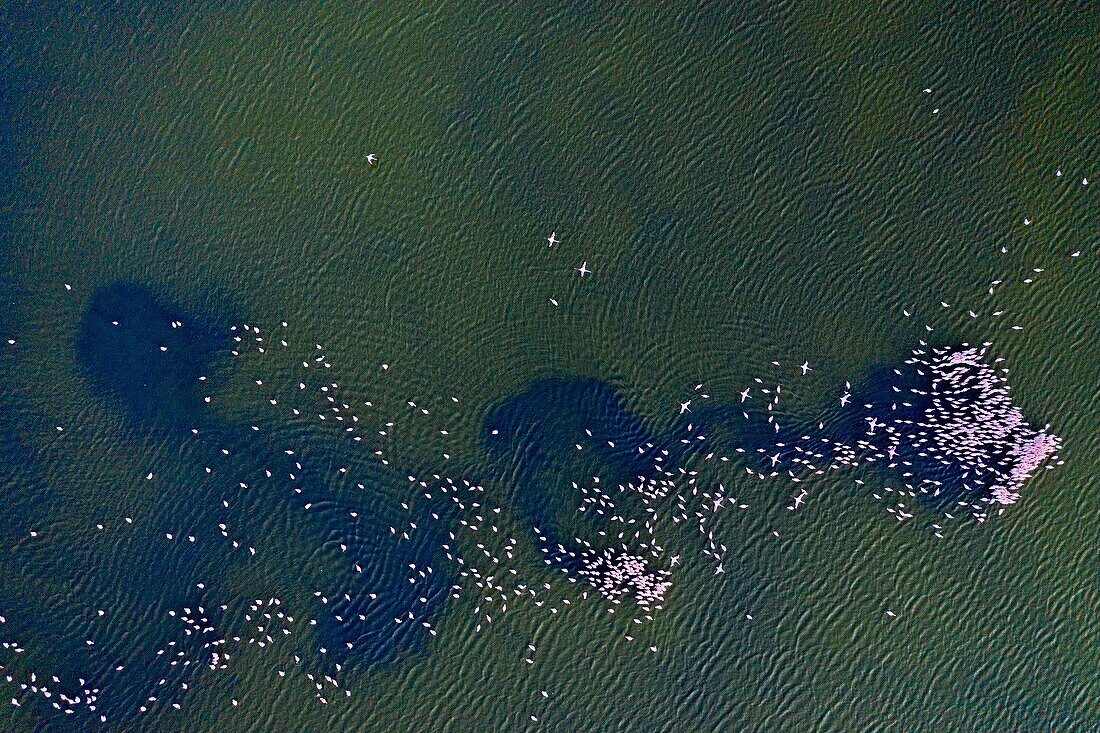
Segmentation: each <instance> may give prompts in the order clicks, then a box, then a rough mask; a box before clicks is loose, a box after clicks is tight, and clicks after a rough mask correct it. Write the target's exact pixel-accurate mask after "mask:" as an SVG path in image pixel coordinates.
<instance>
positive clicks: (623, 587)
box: [484, 379, 684, 607]
mask: <svg viewBox="0 0 1100 733" xmlns="http://www.w3.org/2000/svg"><path fill="white" fill-rule="evenodd" d="M484 440H485V445H486V450H487V452H488V453H489V456H490V458H491V459H492V461H493V465H494V466H495V467H496V468H497V470H498V471H499V472H501V473H502V474H504V475H506V476H507V478H509V479H511V480H512V481H513V482H514V485H515V487H516V489H515V493H514V495H513V499H514V501H515V503H516V505H517V506H518V507H519V508H520V509H522V510H523V511H524V512H526V513H527V515H528V517H529V518H530V519H531V521H532V522H533V523H534V524H535V526H536V527H537V528H538V532H539V540H540V544H541V548H540V549H541V550H542V552H543V554H544V556H545V561H546V563H547V564H549V565H550V566H551V567H553V568H555V569H559V570H562V571H564V572H566V573H569V574H576V575H578V576H579V577H581V578H584V579H585V580H586V581H587V582H589V583H590V584H591V585H592V586H593V587H594V588H596V589H597V590H598V591H599V592H600V593H601V594H603V595H604V596H605V597H606V598H608V599H609V600H612V601H614V602H618V600H619V599H620V598H622V597H624V596H626V597H630V598H632V599H633V600H634V601H635V602H637V603H638V604H639V605H642V606H644V607H649V606H650V605H652V604H655V603H659V602H660V601H661V599H662V597H663V595H664V592H665V590H667V588H668V582H667V580H666V578H667V577H668V575H669V572H668V571H667V570H658V569H655V568H653V567H651V562H652V560H653V559H654V558H656V557H659V556H660V552H659V551H658V550H657V548H656V547H655V546H654V545H653V544H652V543H651V542H648V543H647V542H642V543H641V544H640V545H639V546H637V547H627V546H626V545H622V544H620V545H619V546H615V547H599V546H593V544H592V543H591V542H589V541H587V540H585V539H583V538H582V537H580V536H574V535H578V534H587V535H589V536H592V534H593V532H597V531H598V530H601V529H609V528H610V527H611V524H610V522H611V521H612V520H616V519H617V520H619V521H620V522H621V521H624V518H627V519H625V521H628V522H629V521H632V520H639V519H641V520H644V519H645V516H646V515H645V514H644V510H643V508H642V507H638V506H633V505H632V504H631V498H632V494H634V493H636V492H635V491H634V490H633V489H629V490H627V491H624V492H621V493H618V494H616V496H615V497H614V504H613V503H612V502H611V497H610V496H608V495H607V494H606V493H605V491H604V490H605V489H607V490H608V491H611V490H612V487H614V486H615V485H616V484H617V485H619V487H620V489H621V488H622V487H624V486H626V487H633V486H635V485H637V484H639V483H642V482H644V481H645V480H646V479H648V478H650V477H652V476H654V475H655V474H659V473H662V464H666V465H669V466H671V465H675V464H676V463H677V462H679V461H680V459H681V458H682V456H683V453H684V450H683V449H682V448H681V446H680V444H679V443H678V442H677V441H673V440H669V439H667V438H663V437H659V436H657V435H655V434H653V433H651V432H650V431H649V430H648V429H647V428H646V427H645V425H644V424H643V423H642V421H641V420H640V419H639V418H638V417H637V416H636V415H634V414H633V413H631V412H630V411H629V410H628V409H627V408H626V406H625V404H624V403H623V401H622V399H621V397H620V396H619V395H618V394H617V393H616V392H615V390H614V389H613V388H612V387H611V386H610V385H608V384H605V383H604V382H601V381H599V380H595V379H545V380H540V381H537V382H534V383H533V384H531V385H530V386H529V387H528V388H527V389H526V390H525V391H524V392H522V393H520V394H518V395H515V396H514V397H512V398H510V399H508V400H507V401H505V402H504V403H503V404H501V405H500V406H498V407H497V408H496V409H495V410H493V411H492V412H491V413H490V415H489V416H488V418H487V419H486V422H485V428H484ZM578 446H580V448H579V449H578ZM639 448H641V450H639ZM570 478H575V479H577V480H583V481H586V482H589V483H586V484H585V485H583V486H582V485H578V484H577V483H576V482H572V481H570ZM601 487H602V488H601ZM595 496H599V497H600V499H599V500H598V501H600V502H601V506H603V507H605V508H608V513H606V514H605V513H604V512H603V511H601V510H599V509H597V511H595V512H585V510H584V509H583V508H580V507H578V506H577V505H578V502H584V501H586V498H587V501H593V500H595V499H594V498H593V497H595ZM612 507H613V509H612ZM579 508H580V512H579V514H580V516H583V517H585V520H584V521H583V522H582V523H577V522H576V517H577V516H578V511H577V510H578V509H579ZM586 530H587V531H586Z"/></svg>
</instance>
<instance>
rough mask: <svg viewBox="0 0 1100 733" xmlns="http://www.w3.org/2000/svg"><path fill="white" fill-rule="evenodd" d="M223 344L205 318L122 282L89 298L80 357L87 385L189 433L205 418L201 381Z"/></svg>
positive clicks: (137, 413)
mask: <svg viewBox="0 0 1100 733" xmlns="http://www.w3.org/2000/svg"><path fill="white" fill-rule="evenodd" d="M224 346H225V344H224V343H222V342H221V341H220V340H219V339H218V338H216V337H215V336H214V333H213V331H212V330H211V329H209V328H208V327H206V326H204V325H203V324H202V323H201V321H200V319H198V318H196V317H193V316H191V315H190V314H186V313H183V312H182V310H180V309H177V308H175V307H173V306H171V305H168V304H166V303H164V302H162V301H161V300H160V299H159V298H157V297H156V296H155V295H154V294H153V293H151V292H150V291H149V290H148V289H147V288H145V287H143V286H141V285H138V284H136V283H130V282H120V283H115V284H113V285H110V286H107V287H105V288H102V289H100V290H98V291H97V292H96V293H95V294H94V295H93V296H92V298H91V301H90V303H89V304H88V308H87V310H86V312H85V314H84V319H83V321H82V322H81V324H80V331H79V335H78V336H77V341H76V354H77V359H78V360H79V363H80V365H81V366H82V367H83V368H84V371H85V372H86V373H87V375H88V376H89V378H90V380H91V381H92V382H93V383H94V384H95V385H97V386H98V387H99V388H101V389H103V390H104V391H105V392H107V393H108V394H110V395H111V396H113V397H114V398H116V399H117V400H118V401H119V402H121V404H122V405H123V406H124V407H125V409H126V410H127V411H128V412H129V413H130V415H131V416H132V417H133V418H134V419H136V420H139V421H142V422H147V423H155V424H158V425H162V426H175V427H190V426H191V425H192V424H194V423H195V422H196V421H197V420H199V418H200V417H201V416H202V414H203V412H204V403H203V399H202V396H203V392H202V391H201V388H202V382H201V381H200V377H204V376H207V375H208V374H209V372H210V369H211V366H212V357H213V355H214V353H215V352H217V351H218V350H219V348H223V347H224Z"/></svg>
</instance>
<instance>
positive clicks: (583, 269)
mask: <svg viewBox="0 0 1100 733" xmlns="http://www.w3.org/2000/svg"><path fill="white" fill-rule="evenodd" d="M573 269H574V270H576V271H577V272H579V273H580V274H581V277H584V276H585V275H587V274H589V273H590V272H592V271H591V270H589V269H588V260H585V261H584V262H582V263H581V266H580V267H574V268H573Z"/></svg>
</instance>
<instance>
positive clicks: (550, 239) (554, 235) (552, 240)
mask: <svg viewBox="0 0 1100 733" xmlns="http://www.w3.org/2000/svg"><path fill="white" fill-rule="evenodd" d="M557 236H558V233H557V232H550V236H549V237H547V238H546V241H547V242H549V243H550V244H549V245H548V246H550V247H553V246H554V245H555V244H557V243H558V242H560V241H561V240H560V239H558V238H557Z"/></svg>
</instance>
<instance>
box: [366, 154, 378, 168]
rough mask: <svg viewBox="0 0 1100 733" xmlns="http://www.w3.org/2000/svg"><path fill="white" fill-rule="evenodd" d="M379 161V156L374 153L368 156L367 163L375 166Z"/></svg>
mask: <svg viewBox="0 0 1100 733" xmlns="http://www.w3.org/2000/svg"><path fill="white" fill-rule="evenodd" d="M377 160H378V156H377V155H375V154H374V153H371V154H370V155H368V156H367V162H368V163H370V164H371V165H374V164H375V162H376V161H377Z"/></svg>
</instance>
